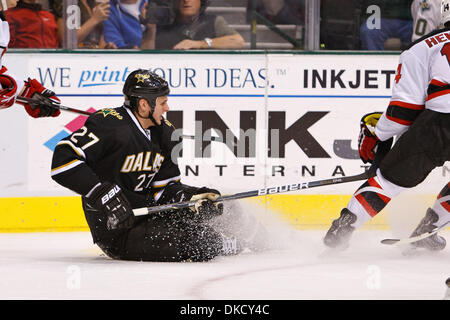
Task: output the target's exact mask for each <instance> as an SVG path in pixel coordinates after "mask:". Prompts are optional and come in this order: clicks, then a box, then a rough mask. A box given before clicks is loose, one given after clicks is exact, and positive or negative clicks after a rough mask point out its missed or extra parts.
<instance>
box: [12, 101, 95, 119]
mask: <svg viewBox="0 0 450 320" xmlns="http://www.w3.org/2000/svg"><path fill="white" fill-rule="evenodd" d="M16 101H19V102H22V103H28V104H30V105H37V104H39V101H36V100H34V99H32V98H26V97H17V98H16ZM47 105H48V106H50V107H52V108H55V109H59V110H64V111H70V112H73V113H78V114H82V115H86V116H90V115H91V114H92V113H91V112H89V111H84V110H79V109H75V108H71V107H66V106H63V105H59V104H53V103H48V104H47Z"/></svg>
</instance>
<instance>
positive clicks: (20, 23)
mask: <svg viewBox="0 0 450 320" xmlns="http://www.w3.org/2000/svg"><path fill="white" fill-rule="evenodd" d="M5 17H6V20H7V21H8V23H9V30H10V34H11V40H10V42H9V47H10V48H58V47H59V40H58V28H57V26H56V21H55V16H54V15H53V14H52V13H51V12H49V11H46V10H43V9H42V6H41V5H40V4H39V3H38V0H20V1H19V2H18V3H17V6H16V7H15V8H12V9H9V10H8V11H6V12H5Z"/></svg>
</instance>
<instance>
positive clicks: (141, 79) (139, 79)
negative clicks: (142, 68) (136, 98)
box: [134, 74, 150, 83]
mask: <svg viewBox="0 0 450 320" xmlns="http://www.w3.org/2000/svg"><path fill="white" fill-rule="evenodd" d="M134 77H135V78H136V79H137V83H139V82H141V81H142V82H144V80H145V79H148V78H150V75H148V74H137V75H135V76H134Z"/></svg>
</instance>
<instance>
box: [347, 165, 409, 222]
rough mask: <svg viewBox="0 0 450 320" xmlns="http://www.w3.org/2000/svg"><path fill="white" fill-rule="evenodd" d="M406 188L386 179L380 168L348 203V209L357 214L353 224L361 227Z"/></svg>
mask: <svg viewBox="0 0 450 320" xmlns="http://www.w3.org/2000/svg"><path fill="white" fill-rule="evenodd" d="M405 189H406V188H403V187H400V186H397V185H396V184H393V183H392V182H390V181H388V180H386V179H385V178H384V177H383V176H382V174H381V172H380V169H378V170H377V175H376V176H375V177H373V178H370V179H368V180H367V182H365V183H364V184H363V185H362V186H361V187H360V188H359V189H358V190H356V192H355V193H354V194H353V196H352V198H351V199H350V201H349V203H348V205H347V209H348V210H350V211H351V212H352V213H354V214H355V215H356V216H357V220H356V222H355V223H354V224H353V226H354V227H355V228H359V227H361V226H362V225H363V224H364V223H366V222H367V221H368V220H370V219H371V218H372V217H374V216H375V215H376V214H378V213H379V212H380V211H381V210H382V209H383V208H384V207H385V206H386V205H387V204H388V203H389V201H390V200H391V199H392V198H394V197H395V196H397V195H398V194H400V193H401V192H402V191H403V190H405Z"/></svg>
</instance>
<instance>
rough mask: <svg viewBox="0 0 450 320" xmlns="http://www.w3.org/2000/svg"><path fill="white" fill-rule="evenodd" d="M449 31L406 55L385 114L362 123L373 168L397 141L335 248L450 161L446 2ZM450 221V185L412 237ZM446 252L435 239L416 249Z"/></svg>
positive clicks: (352, 209)
mask: <svg viewBox="0 0 450 320" xmlns="http://www.w3.org/2000/svg"><path fill="white" fill-rule="evenodd" d="M441 12H442V14H441V16H442V24H443V25H445V28H444V29H440V30H437V31H434V32H432V33H430V34H428V35H426V36H425V37H423V38H421V39H418V40H417V41H416V42H414V43H412V44H411V46H410V47H409V48H408V49H406V50H405V51H403V52H402V54H401V55H400V61H399V65H398V68H397V74H396V76H395V81H394V86H393V92H392V97H391V100H390V103H389V106H388V107H387V109H386V111H385V112H384V113H382V114H381V113H377V112H375V113H371V114H368V115H366V116H364V117H363V118H362V120H361V133H360V137H359V141H358V144H359V145H358V149H359V154H360V157H361V159H362V160H363V161H364V162H373V160H374V158H375V150H376V148H377V147H378V146H379V145H380V143H382V142H384V141H387V140H389V139H391V138H392V137H394V136H396V137H397V141H396V143H395V144H394V146H393V147H392V149H391V150H390V151H389V152H388V153H387V154H386V155H385V156H384V157H383V158H382V160H381V161H380V162H379V167H378V169H377V171H376V176H375V177H373V178H370V179H368V180H367V181H366V182H365V183H364V184H363V185H362V186H361V187H360V188H358V190H357V191H356V192H355V193H354V194H353V196H352V198H351V199H350V201H349V203H348V204H347V207H346V208H344V209H343V210H342V211H341V215H340V217H339V218H338V219H336V220H334V221H333V222H332V225H331V227H330V229H329V230H328V232H327V233H326V235H325V238H324V243H325V245H327V246H329V247H334V248H341V249H342V248H346V247H347V246H348V242H349V240H350V237H351V234H352V233H353V231H354V230H355V229H357V228H358V227H360V226H362V225H363V224H364V223H365V222H366V221H368V220H369V219H371V218H372V217H374V216H375V215H376V214H378V213H379V212H380V211H381V210H382V209H383V208H384V207H385V206H386V205H387V204H388V203H389V201H390V200H391V199H392V198H393V197H395V196H397V195H398V194H399V193H401V192H402V191H404V190H405V189H407V188H412V187H415V186H416V185H418V184H419V183H421V182H422V181H424V180H425V178H426V177H427V176H428V174H429V173H430V172H431V171H432V170H433V169H434V168H436V167H439V166H442V165H444V163H445V161H448V160H450V0H444V1H442V8H441ZM448 221H450V183H449V182H448V181H447V182H446V183H445V186H444V188H443V189H442V190H441V192H440V193H439V195H438V196H437V199H436V201H435V203H434V205H433V207H432V208H428V210H427V211H426V214H425V217H424V218H423V219H422V221H421V222H420V223H419V225H418V226H417V228H416V229H415V230H414V231H413V233H412V235H411V236H417V235H420V234H423V233H425V232H429V231H431V230H433V229H434V228H436V227H439V226H441V225H443V224H444V223H446V222H448ZM413 245H414V246H416V247H423V248H426V249H429V250H442V249H443V248H444V247H445V245H446V241H445V239H444V238H443V237H441V236H438V235H437V234H434V235H433V236H430V237H428V238H425V239H423V240H420V241H416V242H414V243H413Z"/></svg>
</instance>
